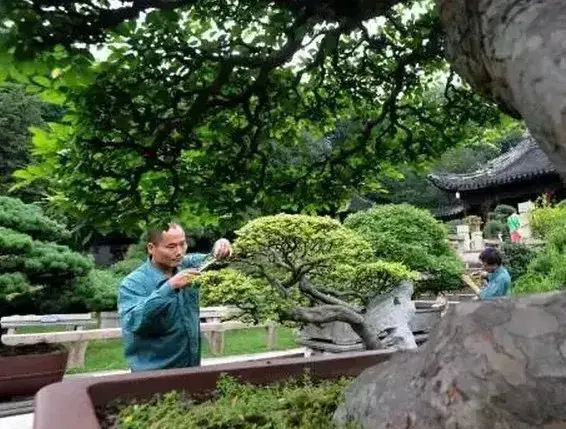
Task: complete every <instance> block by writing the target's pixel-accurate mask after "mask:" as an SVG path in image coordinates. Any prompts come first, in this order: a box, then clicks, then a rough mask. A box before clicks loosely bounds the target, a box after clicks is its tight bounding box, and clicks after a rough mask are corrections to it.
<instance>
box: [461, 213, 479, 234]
mask: <svg viewBox="0 0 566 429" xmlns="http://www.w3.org/2000/svg"><path fill="white" fill-rule="evenodd" d="M463 221H464V224H465V225H468V227H469V228H470V232H477V231H480V230H481V224H482V221H481V217H479V216H466V217H465V218H464V219H463Z"/></svg>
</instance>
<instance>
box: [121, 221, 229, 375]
mask: <svg viewBox="0 0 566 429" xmlns="http://www.w3.org/2000/svg"><path fill="white" fill-rule="evenodd" d="M147 251H148V253H149V258H148V260H147V261H146V262H145V263H144V264H143V265H141V266H140V267H139V268H137V269H136V270H134V271H133V272H131V273H130V274H128V275H127V276H126V277H125V278H124V280H123V281H122V283H121V284H120V289H119V292H118V314H119V317H120V323H121V327H122V342H123V344H124V353H125V356H126V360H127V361H128V364H129V366H130V368H131V370H132V371H147V370H157V369H167V368H184V367H191V366H198V365H200V351H201V345H200V322H199V316H200V314H199V288H198V283H197V282H194V280H195V279H196V278H197V276H198V275H199V273H198V270H197V268H198V266H199V265H200V264H201V263H202V261H203V260H204V258H205V256H206V255H204V254H202V253H194V254H189V255H186V254H185V253H186V251H187V240H186V237H185V232H184V231H183V228H181V227H180V226H179V225H177V224H170V225H169V229H168V230H167V231H160V230H156V229H151V230H150V231H148V243H147ZM231 253H232V248H231V246H230V243H229V242H228V240H225V239H220V240H218V241H217V242H216V243H215V245H214V247H213V256H214V257H216V258H217V259H224V258H227V257H229V256H230V255H231Z"/></svg>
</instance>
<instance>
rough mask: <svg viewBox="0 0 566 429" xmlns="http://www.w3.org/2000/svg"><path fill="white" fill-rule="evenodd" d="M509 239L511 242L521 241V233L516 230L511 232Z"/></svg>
mask: <svg viewBox="0 0 566 429" xmlns="http://www.w3.org/2000/svg"><path fill="white" fill-rule="evenodd" d="M511 241H512V242H513V243H520V242H521V234H519V233H518V232H512V233H511Z"/></svg>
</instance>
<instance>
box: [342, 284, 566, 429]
mask: <svg viewBox="0 0 566 429" xmlns="http://www.w3.org/2000/svg"><path fill="white" fill-rule="evenodd" d="M565 310H566V293H550V294H544V295H537V296H530V297H527V298H522V299H518V300H508V299H503V300H498V301H491V302H483V303H461V304H459V305H457V306H453V307H451V308H450V310H449V312H448V314H447V315H446V316H445V317H444V318H443V319H442V321H441V322H440V324H439V326H438V328H437V330H436V332H435V333H434V334H433V335H432V336H431V338H429V340H428V342H427V343H426V344H425V345H424V346H423V348H421V349H420V350H419V352H417V353H410V352H407V353H402V354H399V355H397V356H396V357H394V358H393V359H392V360H391V361H390V362H387V363H385V364H381V365H378V366H376V367H373V368H371V369H368V370H366V371H365V372H364V373H363V374H362V375H360V376H359V377H358V378H357V379H356V380H355V381H354V382H353V383H352V385H351V386H350V387H349V388H348V390H347V392H346V395H345V401H344V403H343V404H342V405H341V406H340V407H339V409H338V410H337V412H336V414H335V420H336V422H337V423H340V424H344V423H346V422H348V421H357V422H359V423H360V424H361V426H362V427H363V428H372V429H373V428H375V429H385V428H411V429H442V428H445V429H448V428H450V429H454V428H459V429H472V428H474V429H475V428H500V429H503V428H509V429H523V428H524V429H526V428H540V429H550V428H559V427H564V425H565V424H566V408H565V407H564V404H566V311H565Z"/></svg>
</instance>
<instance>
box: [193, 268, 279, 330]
mask: <svg viewBox="0 0 566 429" xmlns="http://www.w3.org/2000/svg"><path fill="white" fill-rule="evenodd" d="M199 284H200V286H201V288H200V303H201V306H204V307H207V306H220V305H234V306H236V307H238V308H239V309H241V310H242V311H243V314H242V317H241V318H242V319H243V320H244V321H249V322H253V323H260V322H263V321H267V320H279V315H280V314H281V312H282V309H283V308H286V301H285V300H284V299H283V298H282V297H281V295H279V294H277V293H273V290H272V288H271V287H270V286H269V285H268V284H267V283H265V282H264V281H262V280H260V279H254V278H251V277H249V276H246V275H245V274H244V273H242V272H240V271H238V270H235V269H232V268H226V269H223V270H219V271H208V272H204V273H203V274H202V275H201V276H200V277H199Z"/></svg>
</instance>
